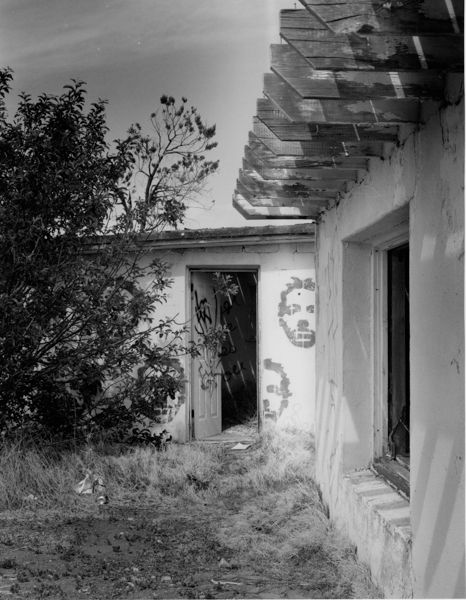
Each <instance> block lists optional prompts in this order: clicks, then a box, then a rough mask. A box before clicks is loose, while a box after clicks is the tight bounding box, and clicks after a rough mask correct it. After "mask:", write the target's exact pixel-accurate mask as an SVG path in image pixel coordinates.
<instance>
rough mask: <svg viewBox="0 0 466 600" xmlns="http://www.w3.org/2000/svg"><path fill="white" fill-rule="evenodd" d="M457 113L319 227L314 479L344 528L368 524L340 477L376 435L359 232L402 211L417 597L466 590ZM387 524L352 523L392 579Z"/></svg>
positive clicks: (395, 567) (378, 171)
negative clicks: (405, 213)
mask: <svg viewBox="0 0 466 600" xmlns="http://www.w3.org/2000/svg"><path fill="white" fill-rule="evenodd" d="M463 115H464V106H463V103H462V102H461V103H460V104H458V105H450V106H446V107H444V108H442V109H441V111H440V112H439V111H437V112H435V113H434V114H430V116H429V117H428V118H426V123H425V125H423V126H422V127H421V128H420V130H419V131H416V132H413V133H408V134H407V135H406V137H405V140H404V143H403V144H402V145H401V146H400V148H399V149H397V150H396V151H395V153H394V154H393V156H391V157H390V158H389V159H386V160H384V161H382V160H373V161H372V164H371V169H370V172H369V174H368V175H367V177H366V178H365V180H364V181H363V182H362V183H361V184H360V185H357V186H355V187H353V188H352V190H351V191H350V192H349V193H348V194H347V196H346V197H345V198H343V200H342V201H341V202H340V204H339V205H338V206H336V207H334V208H333V209H332V210H330V211H328V212H327V213H326V214H325V215H324V217H323V218H322V222H321V223H320V224H319V226H318V228H317V267H316V268H317V284H318V285H317V305H318V312H317V338H316V373H317V374H318V378H317V396H316V402H317V404H316V443H317V477H318V481H319V484H320V485H321V487H322V492H323V496H324V499H325V500H326V502H328V504H329V508H330V512H331V515H332V516H333V517H334V518H335V520H336V521H337V523H339V525H340V526H342V527H343V526H345V527H347V526H348V523H349V522H350V521H351V519H356V514H359V513H365V514H366V516H365V517H364V516H360V517H358V518H359V519H363V520H364V519H366V521H367V527H373V528H374V527H375V524H374V523H372V524H370V523H369V521H370V522H372V521H371V519H373V517H370V518H369V512H368V509H367V506H364V505H358V504H357V503H356V504H354V503H353V504H351V507H353V508H351V507H350V506H346V498H347V494H348V487H347V486H348V485H349V484H348V482H347V480H346V479H345V476H346V475H348V474H349V473H350V472H351V471H352V470H354V469H357V468H359V469H364V468H367V467H368V466H369V465H370V463H371V460H372V457H373V444H374V442H373V440H374V437H373V436H374V426H373V421H372V419H373V415H374V383H373V364H374V362H373V361H374V355H373V354H374V346H373V340H374V337H373V326H372V325H371V323H372V315H371V311H372V306H373V303H372V300H371V295H372V294H373V288H374V280H373V278H372V277H373V274H372V271H371V269H370V268H369V267H370V265H371V264H372V263H371V252H372V248H371V247H370V244H369V242H368V241H367V240H366V241H365V242H364V243H363V241H364V239H365V232H367V231H369V230H371V231H372V230H374V228H375V229H377V226H378V224H382V230H383V228H384V227H385V228H388V229H390V227H391V226H392V223H393V215H396V214H397V210H399V209H400V208H402V207H403V206H406V207H408V210H409V242H410V280H411V282H410V307H411V314H410V320H411V353H410V360H411V448H412V450H411V465H412V467H411V501H410V516H411V524H412V531H413V541H412V578H411V582H410V585H412V588H413V594H414V595H415V596H416V597H464V595H465V593H466V592H465V587H464V372H463V368H464V349H463V322H464V316H463V301H464V300H463V298H464V291H463V277H464V274H463V273H464V271H463V269H464V254H463V253H464V204H463V193H464V183H463V165H464V150H463V148H464V135H463V131H464V125H463V122H464V116H463ZM379 228H380V227H379ZM366 237H370V236H367V235H366ZM355 240H356V241H355ZM358 240H359V241H358ZM351 510H353V511H354V512H353V514H352V515H351V514H350V512H349V511H351ZM345 524H346V525H345ZM393 531H394V530H393V529H390V528H389V529H386V528H385V529H384V528H381V529H380V534H378V533H377V530H376V529H373V531H372V534H371V535H370V536H368V537H365V536H364V533H362V532H359V531H358V529H357V528H350V534H351V536H352V538H353V540H354V541H355V543H356V544H357V545H358V547H359V548H360V551H361V552H362V549H363V548H365V547H366V545H367V548H366V552H367V560H368V562H370V560H372V559H373V557H374V556H381V555H387V556H390V555H391V554H392V555H393V561H391V562H389V563H386V564H387V565H388V566H387V567H386V569H388V570H389V571H390V570H391V577H392V578H393V579H395V578H399V577H401V578H402V580H403V581H405V577H406V574H405V572H404V571H403V573H404V574H402V573H401V572H400V563H399V561H397V560H395V554H396V553H397V552H399V551H401V550H400V549H398V550H397V549H396V548H397V547H398V546H397V544H398V545H400V544H401V547H402V548H404V549H403V550H402V551H403V552H405V553H406V552H408V546H407V545H406V544H407V542H406V544H405V545H404V546H403V544H404V542H403V538H402V537H399V539H398V541H396V540H395V538H393V539H390V536H391V535H392V533H393ZM398 533H399V532H398ZM398 533H396V535H398ZM393 535H395V534H393ZM395 537H396V536H395ZM405 541H406V540H405ZM387 552H388V554H387ZM363 554H364V553H363ZM389 565H391V567H389ZM373 574H374V578H375V580H376V581H377V582H378V583H379V584H381V585H382V586H383V587H384V589H385V591H386V593H387V595H391V594H392V593H395V592H393V590H392V591H390V587H387V586H388V583H387V581H388V580H390V573H387V572H385V574H384V575H383V577H382V573H381V572H380V570H378V569H377V567H376V565H373ZM384 581H385V583H384ZM405 583H406V582H405ZM404 587H405V589H408V587H409V585H408V584H407V583H406V585H405V586H404ZM395 595H396V593H395Z"/></svg>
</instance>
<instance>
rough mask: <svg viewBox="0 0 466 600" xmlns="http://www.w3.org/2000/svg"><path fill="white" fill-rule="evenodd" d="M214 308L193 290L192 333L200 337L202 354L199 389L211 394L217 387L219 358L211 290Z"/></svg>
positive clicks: (215, 314) (216, 313)
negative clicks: (193, 320)
mask: <svg viewBox="0 0 466 600" xmlns="http://www.w3.org/2000/svg"><path fill="white" fill-rule="evenodd" d="M213 299H214V306H211V303H210V302H209V301H208V300H207V298H199V295H198V293H197V290H194V314H195V324H194V331H195V332H196V333H197V334H198V336H200V339H201V341H202V344H203V348H202V354H201V355H200V356H199V378H200V384H201V388H202V389H203V390H206V391H209V392H210V393H211V394H212V393H213V391H214V389H215V388H216V387H217V379H218V377H217V376H218V375H219V366H220V361H221V357H220V356H219V352H218V334H217V333H216V332H217V331H218V329H217V320H218V305H217V297H216V295H215V290H213Z"/></svg>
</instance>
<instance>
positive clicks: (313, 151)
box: [254, 118, 385, 159]
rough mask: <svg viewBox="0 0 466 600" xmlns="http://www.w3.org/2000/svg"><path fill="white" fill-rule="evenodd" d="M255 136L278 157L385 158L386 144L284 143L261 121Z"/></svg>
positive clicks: (258, 123)
mask: <svg viewBox="0 0 466 600" xmlns="http://www.w3.org/2000/svg"><path fill="white" fill-rule="evenodd" d="M254 134H255V135H256V137H257V138H258V139H259V140H260V141H261V142H262V143H263V144H264V145H265V146H266V147H267V148H268V149H269V150H270V151H271V152H272V153H273V154H275V155H276V156H280V155H282V156H296V157H299V156H302V157H313V158H315V159H325V158H327V157H336V156H359V157H364V156H367V157H371V156H379V157H380V156H383V155H384V152H385V147H384V142H378V141H375V142H374V141H364V140H361V141H358V142H354V141H350V142H332V141H327V140H325V139H323V140H321V141H310V142H282V140H280V139H279V138H278V137H277V136H276V135H275V134H274V133H273V132H272V131H271V130H270V129H268V127H266V125H265V124H264V123H263V122H262V121H260V120H259V119H257V118H256V119H255V120H254Z"/></svg>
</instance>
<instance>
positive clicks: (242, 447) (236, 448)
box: [232, 442, 251, 450]
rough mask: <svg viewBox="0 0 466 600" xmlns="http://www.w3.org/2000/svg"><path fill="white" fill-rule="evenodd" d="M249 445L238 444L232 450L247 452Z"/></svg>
mask: <svg viewBox="0 0 466 600" xmlns="http://www.w3.org/2000/svg"><path fill="white" fill-rule="evenodd" d="M250 445H251V444H243V443H242V442H238V443H237V444H235V445H234V446H233V448H232V450H247V449H248V448H249V447H250Z"/></svg>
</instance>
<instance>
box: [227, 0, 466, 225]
mask: <svg viewBox="0 0 466 600" xmlns="http://www.w3.org/2000/svg"><path fill="white" fill-rule="evenodd" d="M301 5H302V6H303V8H302V9H295V10H283V11H281V13H280V36H281V39H282V43H281V44H273V45H272V47H271V72H270V73H267V74H265V76H264V88H263V91H264V97H263V98H260V99H259V100H258V101H257V112H256V115H255V116H254V118H253V123H252V130H251V131H250V133H249V139H248V144H247V146H246V147H245V150H244V157H243V166H242V169H240V172H239V176H238V180H237V183H236V189H235V192H234V195H233V205H234V206H235V207H236V209H237V210H238V211H239V212H240V213H241V214H242V215H243V216H245V217H246V218H247V219H264V218H268V219H274V218H279V219H284V218H290V219H297V218H307V219H315V218H316V217H317V216H318V215H319V214H320V213H321V212H322V211H323V210H325V209H326V208H328V207H329V206H332V204H333V203H334V202H336V201H337V200H338V198H339V197H340V196H341V194H344V193H345V192H346V191H347V190H348V187H349V186H350V185H351V184H352V183H353V182H357V181H358V180H360V179H361V177H362V176H363V175H364V173H365V172H366V171H367V169H368V163H369V159H370V158H372V157H379V158H382V157H384V156H386V155H387V154H388V153H389V152H390V150H391V149H392V148H393V147H394V146H395V145H396V144H397V143H398V140H399V131H400V127H401V126H408V127H409V126H413V127H414V126H416V125H417V124H418V123H419V121H420V114H421V113H420V107H421V103H422V102H426V101H429V102H440V101H442V99H443V91H444V81H445V76H446V74H447V73H451V72H458V73H462V72H463V2H462V0H397V1H396V0H391V1H382V0H349V1H348V0H327V1H326V0H301Z"/></svg>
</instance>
